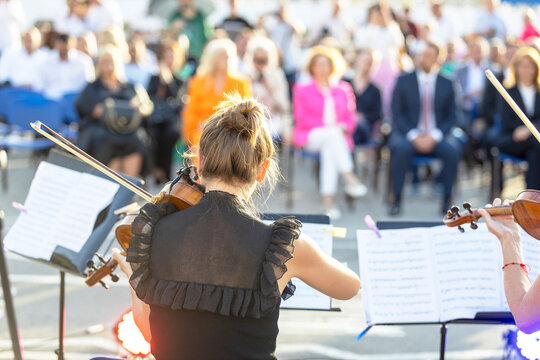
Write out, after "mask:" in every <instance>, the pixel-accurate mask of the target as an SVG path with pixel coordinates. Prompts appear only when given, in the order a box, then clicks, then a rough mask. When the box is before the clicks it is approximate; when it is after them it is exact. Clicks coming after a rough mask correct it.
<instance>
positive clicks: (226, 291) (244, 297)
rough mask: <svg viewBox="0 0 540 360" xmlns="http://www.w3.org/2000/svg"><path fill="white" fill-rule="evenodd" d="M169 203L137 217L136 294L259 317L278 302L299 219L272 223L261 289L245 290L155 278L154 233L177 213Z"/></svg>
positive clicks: (132, 251)
mask: <svg viewBox="0 0 540 360" xmlns="http://www.w3.org/2000/svg"><path fill="white" fill-rule="evenodd" d="M176 211H177V210H176V208H175V207H174V206H173V205H171V204H169V203H164V204H162V205H156V204H152V203H148V204H146V205H144V206H143V207H142V208H141V210H140V213H139V215H138V216H137V217H136V218H135V220H134V221H133V225H132V227H131V231H132V233H133V235H134V236H133V237H132V238H131V239H130V242H129V248H128V249H127V261H128V262H129V263H130V265H131V268H132V269H133V274H132V275H131V277H130V279H129V282H130V284H131V286H132V288H133V289H134V290H135V293H136V294H137V297H138V298H139V299H141V300H142V301H144V302H145V303H147V304H149V305H156V306H162V307H167V308H170V309H172V310H199V311H208V312H213V313H217V314H220V315H224V316H235V317H252V318H260V317H261V316H263V315H265V314H266V313H267V312H269V311H270V310H271V309H273V308H275V307H276V306H278V305H279V302H280V295H281V294H280V291H279V287H278V283H277V281H278V280H279V279H281V277H282V276H283V274H285V272H286V271H287V266H286V265H285V263H286V262H287V261H288V260H290V259H291V258H292V257H293V251H294V240H296V239H297V238H298V237H299V235H300V229H299V228H300V226H301V223H300V221H298V220H296V219H295V218H294V217H286V218H282V219H280V220H277V221H276V222H274V224H273V226H272V235H271V240H270V244H269V246H268V248H267V249H266V251H265V254H264V261H263V264H262V270H261V274H260V280H259V282H260V288H259V289H256V290H254V289H243V288H234V287H227V286H219V285H212V284H200V283H194V282H182V281H175V280H164V279H156V278H154V277H153V276H152V273H151V269H150V260H151V247H152V235H153V230H154V227H155V225H156V223H157V222H158V221H159V220H160V219H161V218H162V217H164V216H166V215H169V214H171V213H173V212H176ZM293 288H294V286H293V285H292V284H290V283H289V285H288V286H287V287H286V289H285V290H284V291H283V297H284V298H288V297H290V295H292V291H294V289H293Z"/></svg>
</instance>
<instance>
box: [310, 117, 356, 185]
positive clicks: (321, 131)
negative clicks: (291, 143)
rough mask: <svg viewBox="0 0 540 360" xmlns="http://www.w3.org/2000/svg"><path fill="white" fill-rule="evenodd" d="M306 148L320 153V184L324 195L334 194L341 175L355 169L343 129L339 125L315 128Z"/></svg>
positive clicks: (311, 132)
mask: <svg viewBox="0 0 540 360" xmlns="http://www.w3.org/2000/svg"><path fill="white" fill-rule="evenodd" d="M305 148H306V150H307V151H309V152H317V153H319V156H320V159H321V170H320V184H321V188H320V191H321V194H322V195H334V194H335V193H336V192H337V189H338V182H339V175H341V174H344V173H348V172H351V171H353V160H352V155H351V152H350V150H349V147H348V146H347V141H346V140H345V135H344V134H343V129H342V128H341V127H340V126H337V125H328V126H322V127H318V128H315V129H313V130H311V131H310V132H309V135H308V141H307V143H306V147H305Z"/></svg>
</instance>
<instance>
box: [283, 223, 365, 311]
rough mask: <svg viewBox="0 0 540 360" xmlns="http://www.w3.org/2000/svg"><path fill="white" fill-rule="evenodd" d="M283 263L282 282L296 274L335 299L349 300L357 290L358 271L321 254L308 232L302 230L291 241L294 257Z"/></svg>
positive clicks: (358, 281) (358, 286)
mask: <svg viewBox="0 0 540 360" xmlns="http://www.w3.org/2000/svg"><path fill="white" fill-rule="evenodd" d="M286 265H287V272H286V273H285V275H284V278H285V279H283V278H282V279H283V281H284V284H286V283H287V282H288V281H289V280H290V279H291V278H293V277H297V278H299V279H300V280H302V281H304V282H305V283H306V284H308V285H309V286H311V287H312V288H314V289H316V290H319V291H320V292H322V293H324V294H326V295H328V296H330V297H332V298H334V299H338V300H348V299H350V298H352V297H354V296H355V295H356V294H358V291H359V290H360V279H359V278H358V275H356V274H355V273H354V272H353V271H352V270H350V269H349V268H347V267H346V266H345V265H343V264H342V263H340V262H339V261H337V260H336V259H334V258H333V257H331V256H328V255H326V254H324V253H323V252H322V250H321V249H320V248H319V247H318V246H317V244H316V243H315V242H314V241H313V239H311V238H310V237H309V236H307V235H304V234H301V235H300V237H299V238H298V239H296V240H295V241H294V257H293V258H292V259H291V260H289V261H288V262H287V263H286ZM285 280H286V281H285Z"/></svg>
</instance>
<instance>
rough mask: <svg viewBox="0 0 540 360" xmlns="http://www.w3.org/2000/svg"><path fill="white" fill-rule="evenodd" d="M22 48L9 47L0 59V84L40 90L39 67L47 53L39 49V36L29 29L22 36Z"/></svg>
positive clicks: (35, 30) (38, 33) (37, 31)
mask: <svg viewBox="0 0 540 360" xmlns="http://www.w3.org/2000/svg"><path fill="white" fill-rule="evenodd" d="M22 44H23V46H22V47H11V48H9V49H8V50H6V51H5V52H4V53H3V54H2V58H1V59H0V83H4V82H7V83H9V84H10V85H11V86H13V87H18V88H19V87H22V88H28V89H40V88H41V82H40V79H41V73H40V70H41V69H42V67H41V65H42V63H43V61H44V60H45V59H46V58H47V56H48V53H47V52H46V51H44V50H42V49H40V48H39V47H40V45H41V34H40V32H39V30H38V29H37V28H35V27H31V28H30V29H29V30H28V31H27V32H26V33H25V34H24V35H23V36H22Z"/></svg>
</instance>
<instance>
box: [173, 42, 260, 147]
mask: <svg viewBox="0 0 540 360" xmlns="http://www.w3.org/2000/svg"><path fill="white" fill-rule="evenodd" d="M237 69H238V59H237V56H236V46H235V45H234V43H233V42H232V41H231V40H229V39H216V40H212V41H211V42H209V43H208V44H207V45H206V47H205V48H204V51H203V54H202V57H201V64H200V65H199V67H198V69H197V74H196V75H195V76H194V77H193V78H192V79H191V81H190V84H189V89H188V101H187V104H186V106H185V108H184V113H183V119H184V127H183V132H182V136H183V137H184V140H185V142H186V144H187V145H188V146H198V145H199V138H200V137H201V133H202V126H203V125H204V123H205V122H206V120H207V119H208V118H209V117H210V115H212V114H213V113H214V111H215V107H216V106H217V105H218V104H219V103H220V102H221V101H223V100H225V95H226V94H232V93H238V94H239V95H240V96H242V97H249V96H251V82H250V80H249V79H248V78H244V77H241V76H240V75H238V74H237V71H238V70H237Z"/></svg>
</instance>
